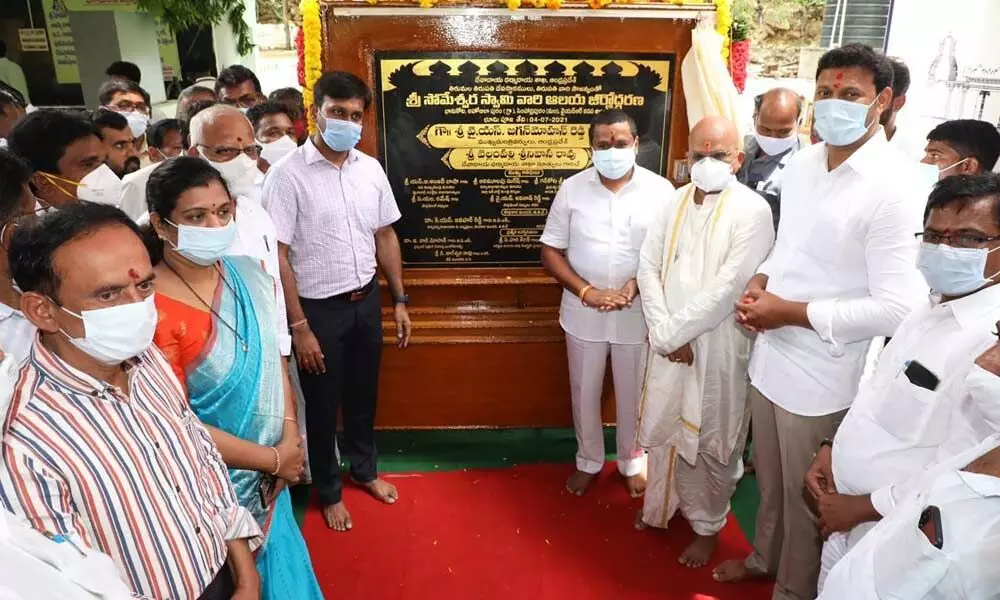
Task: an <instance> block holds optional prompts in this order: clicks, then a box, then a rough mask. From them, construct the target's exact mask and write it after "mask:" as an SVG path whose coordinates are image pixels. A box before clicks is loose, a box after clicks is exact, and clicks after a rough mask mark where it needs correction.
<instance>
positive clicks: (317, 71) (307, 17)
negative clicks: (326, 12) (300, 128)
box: [299, 0, 323, 134]
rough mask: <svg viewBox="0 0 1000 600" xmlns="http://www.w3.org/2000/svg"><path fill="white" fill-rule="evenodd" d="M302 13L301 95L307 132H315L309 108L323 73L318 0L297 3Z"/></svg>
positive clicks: (303, 0) (313, 119)
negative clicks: (303, 77)
mask: <svg viewBox="0 0 1000 600" xmlns="http://www.w3.org/2000/svg"><path fill="white" fill-rule="evenodd" d="M299 12H300V13H301V14H302V41H303V44H302V45H303V51H302V57H303V61H302V62H303V63H304V71H305V82H304V84H303V86H302V88H303V89H302V97H303V101H304V103H305V107H306V114H307V115H308V118H309V133H310V134H312V133H315V132H316V120H315V118H314V117H313V115H312V111H311V110H310V108H311V107H312V105H313V86H314V85H315V84H316V80H317V79H319V78H320V76H321V75H322V74H323V40H322V37H323V33H322V24H321V23H320V20H319V0H302V2H301V3H300V4H299Z"/></svg>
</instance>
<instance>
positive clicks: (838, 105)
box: [813, 98, 878, 146]
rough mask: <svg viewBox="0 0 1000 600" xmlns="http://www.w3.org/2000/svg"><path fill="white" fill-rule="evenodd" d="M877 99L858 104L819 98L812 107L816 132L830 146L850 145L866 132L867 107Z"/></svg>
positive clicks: (867, 126) (869, 125) (867, 123)
mask: <svg viewBox="0 0 1000 600" xmlns="http://www.w3.org/2000/svg"><path fill="white" fill-rule="evenodd" d="M877 101H878V99H877V98H876V99H875V100H872V103H871V104H858V103H857V102H848V101H847V100H837V99H834V98H831V99H828V100H820V101H819V102H817V103H816V106H815V107H814V108H813V114H814V115H815V117H816V122H815V125H816V133H818V134H819V137H821V138H823V141H824V142H826V143H827V144H829V145H831V146H850V145H851V144H853V143H854V142H856V141H858V140H860V139H861V137H862V136H864V135H865V133H867V132H868V128H869V127H871V123H869V122H868V109H869V108H871V107H872V105H874V104H875V102H877ZM872 122H874V120H873V121H872Z"/></svg>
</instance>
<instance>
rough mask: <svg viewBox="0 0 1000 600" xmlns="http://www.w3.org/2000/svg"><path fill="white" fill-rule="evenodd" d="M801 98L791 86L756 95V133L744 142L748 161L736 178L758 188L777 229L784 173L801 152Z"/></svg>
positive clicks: (748, 185) (752, 187) (750, 186)
mask: <svg viewBox="0 0 1000 600" xmlns="http://www.w3.org/2000/svg"><path fill="white" fill-rule="evenodd" d="M801 114H802V97H801V96H799V95H798V94H797V93H795V91H794V90H790V89H788V88H774V89H772V90H769V91H767V92H765V93H763V94H761V95H759V96H757V97H756V98H754V111H753V125H754V132H753V134H752V135H748V136H747V137H746V140H745V141H744V142H743V147H744V150H745V151H746V156H747V157H746V160H744V161H743V165H742V166H740V170H739V171H737V172H736V179H737V180H738V181H739V182H740V183H742V184H743V185H745V186H747V187H748V188H750V189H752V190H754V191H756V192H757V193H758V194H760V195H761V196H762V197H763V198H764V199H765V200H767V203H768V205H770V207H771V213H772V215H773V216H774V228H775V229H777V228H778V217H779V214H780V212H779V208H780V201H781V173H782V171H784V169H785V165H787V164H788V161H789V160H790V159H791V158H792V156H793V155H794V154H795V153H796V152H798V151H799V148H800V147H801V145H800V144H799V131H798V130H799V117H800V116H801Z"/></svg>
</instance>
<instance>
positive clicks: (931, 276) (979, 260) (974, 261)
mask: <svg viewBox="0 0 1000 600" xmlns="http://www.w3.org/2000/svg"><path fill="white" fill-rule="evenodd" d="M995 250H997V248H993V250H987V249H986V248H954V247H952V246H946V245H944V244H928V243H926V242H925V243H923V244H920V252H919V254H918V255H917V268H918V269H920V273H921V274H923V276H924V279H925V280H927V285H929V286H930V288H931V289H932V290H934V291H935V292H937V293H939V294H943V295H945V296H962V295H965V294H971V293H972V292H975V291H976V290H979V289H981V288H983V287H985V286H986V285H988V284H989V283H990V282H992V281H993V280H994V279H996V276H997V275H1000V273H994V274H993V275H991V276H989V277H985V276H984V272H985V270H986V257H987V256H988V255H989V254H990V253H991V252H993V251H995Z"/></svg>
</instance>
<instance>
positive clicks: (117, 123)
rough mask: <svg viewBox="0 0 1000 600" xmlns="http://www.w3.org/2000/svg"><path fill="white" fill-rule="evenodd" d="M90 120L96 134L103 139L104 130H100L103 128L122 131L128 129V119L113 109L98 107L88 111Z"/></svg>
mask: <svg viewBox="0 0 1000 600" xmlns="http://www.w3.org/2000/svg"><path fill="white" fill-rule="evenodd" d="M90 122H91V123H93V124H94V127H95V128H96V130H97V135H98V136H99V137H100V138H101V139H102V140H103V139H104V132H103V131H101V130H102V129H104V128H108V129H114V130H115V131H124V130H126V129H128V128H129V127H128V119H126V118H125V117H124V116H122V115H121V114H119V113H116V112H115V111H113V110H108V109H106V108H98V109H97V110H94V111H91V112H90Z"/></svg>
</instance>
